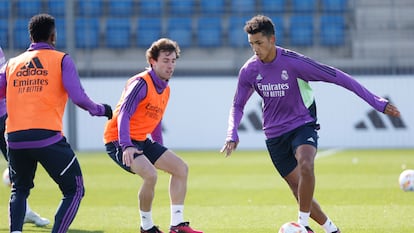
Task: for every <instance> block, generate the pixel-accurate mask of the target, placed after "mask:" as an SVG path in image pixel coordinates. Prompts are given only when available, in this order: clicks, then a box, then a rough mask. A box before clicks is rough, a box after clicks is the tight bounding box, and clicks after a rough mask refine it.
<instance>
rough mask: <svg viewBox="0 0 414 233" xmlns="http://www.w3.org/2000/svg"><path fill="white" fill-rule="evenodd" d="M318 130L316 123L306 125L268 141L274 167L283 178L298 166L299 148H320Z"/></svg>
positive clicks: (267, 144)
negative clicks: (297, 153) (305, 146)
mask: <svg viewBox="0 0 414 233" xmlns="http://www.w3.org/2000/svg"><path fill="white" fill-rule="evenodd" d="M318 129H319V125H317V124H315V123H312V124H306V125H303V126H300V127H298V128H296V129H294V130H292V131H289V132H287V133H285V134H283V135H281V136H279V137H275V138H269V139H267V140H266V146H267V150H268V151H269V155H270V158H271V159H272V162H273V165H274V166H275V168H276V170H277V171H278V172H279V174H280V175H281V176H282V177H285V176H287V175H288V174H289V173H290V172H292V171H293V169H295V167H296V166H297V164H298V162H297V160H296V158H295V153H296V149H297V148H298V146H300V145H304V144H308V145H312V146H314V147H315V148H318V138H319V136H318V132H317V130H318Z"/></svg>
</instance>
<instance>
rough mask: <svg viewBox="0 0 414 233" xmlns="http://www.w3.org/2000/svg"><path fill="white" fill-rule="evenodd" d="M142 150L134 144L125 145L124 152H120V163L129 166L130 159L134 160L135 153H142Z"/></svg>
mask: <svg viewBox="0 0 414 233" xmlns="http://www.w3.org/2000/svg"><path fill="white" fill-rule="evenodd" d="M142 153H143V151H142V150H138V149H137V148H136V147H134V146H130V147H127V148H126V149H125V150H124V152H123V153H122V163H123V164H124V165H125V166H127V167H131V164H132V161H134V158H135V154H142Z"/></svg>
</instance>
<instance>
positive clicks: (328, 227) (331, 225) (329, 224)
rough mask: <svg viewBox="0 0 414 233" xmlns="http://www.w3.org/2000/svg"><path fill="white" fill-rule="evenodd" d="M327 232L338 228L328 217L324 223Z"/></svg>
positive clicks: (329, 232)
mask: <svg viewBox="0 0 414 233" xmlns="http://www.w3.org/2000/svg"><path fill="white" fill-rule="evenodd" d="M322 227H323V229H324V230H325V232H326V233H331V232H335V231H337V230H338V227H337V226H335V224H334V223H333V222H332V221H331V220H330V219H329V217H328V219H326V222H325V223H324V224H323V225H322Z"/></svg>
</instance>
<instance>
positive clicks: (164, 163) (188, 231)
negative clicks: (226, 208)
mask: <svg viewBox="0 0 414 233" xmlns="http://www.w3.org/2000/svg"><path fill="white" fill-rule="evenodd" d="M154 165H155V167H156V168H158V169H161V170H163V171H165V172H168V173H170V174H171V178H170V200H171V227H170V233H175V232H181V233H203V232H202V231H197V230H194V229H192V228H191V227H190V223H189V222H185V221H184V201H185V196H186V193H187V179H188V165H187V164H186V163H185V162H184V161H183V160H182V159H181V158H180V157H178V156H177V155H176V154H175V153H174V152H172V151H171V150H167V151H165V152H164V153H163V154H162V155H161V157H160V158H159V159H158V160H157V161H156V162H155V164H154Z"/></svg>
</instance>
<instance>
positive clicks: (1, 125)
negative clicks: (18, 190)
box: [0, 47, 50, 227]
mask: <svg viewBox="0 0 414 233" xmlns="http://www.w3.org/2000/svg"><path fill="white" fill-rule="evenodd" d="M5 63H6V58H5V56H4V53H3V50H2V48H1V47H0V69H1V67H2V66H3V65H4V64H5ZM6 118H7V113H6V99H2V100H0V150H1V152H2V154H3V156H4V158H5V159H6V161H8V159H7V143H6V138H5V137H4V132H5V130H6ZM24 223H34V224H35V225H36V226H38V227H43V226H46V225H48V224H49V223H50V221H49V219H47V218H43V217H41V216H40V215H39V214H38V213H36V212H34V211H33V210H32V209H31V208H30V206H29V202H28V201H27V203H26V214H25V216H24Z"/></svg>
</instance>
